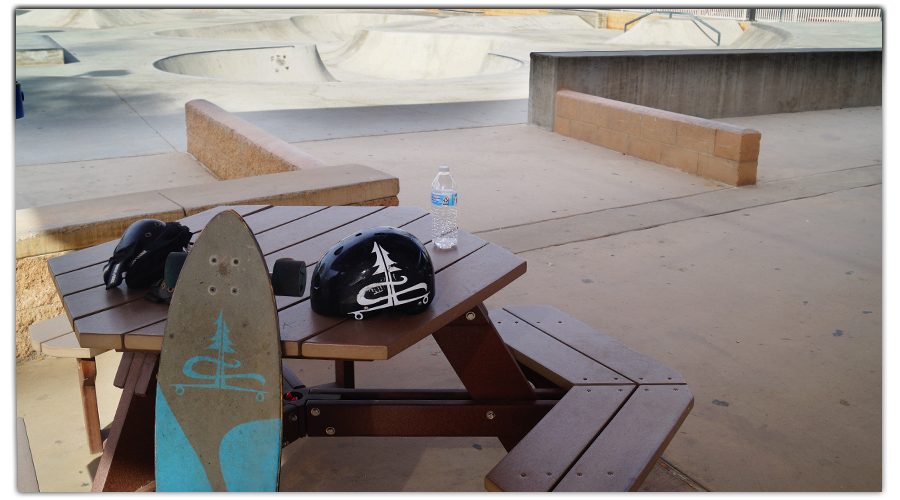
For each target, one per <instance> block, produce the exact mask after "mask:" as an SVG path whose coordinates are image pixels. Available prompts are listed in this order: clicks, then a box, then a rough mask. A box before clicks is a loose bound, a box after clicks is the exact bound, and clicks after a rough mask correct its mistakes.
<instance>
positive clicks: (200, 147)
mask: <svg viewBox="0 0 900 500" xmlns="http://www.w3.org/2000/svg"><path fill="white" fill-rule="evenodd" d="M184 108H185V121H186V123H187V145H188V147H187V150H188V153H190V154H192V155H194V158H196V159H197V160H198V161H199V162H200V163H202V164H203V165H204V166H206V168H208V169H209V170H210V171H211V172H212V173H213V174H215V175H216V176H217V177H218V178H220V179H223V180H228V179H239V178H243V177H251V176H256V175H264V174H274V173H278V172H290V171H293V170H305V169H311V168H317V167H324V166H325V162H323V161H321V160H318V159H316V158H313V157H312V156H310V155H308V154H306V153H304V152H303V151H300V150H299V149H297V148H295V147H294V146H291V145H290V144H288V143H286V142H285V141H283V140H281V139H279V138H277V137H275V136H274V135H272V134H270V133H269V132H266V131H265V130H263V129H261V128H259V127H257V126H256V125H253V124H252V123H250V122H248V121H246V120H243V119H241V118H238V117H237V116H234V115H233V114H231V113H229V112H227V111H225V110H224V109H222V108H220V107H218V106H216V105H215V104H213V103H211V102H209V101H206V100H203V99H196V100H193V101H189V102H188V103H186V104H185V106H184Z"/></svg>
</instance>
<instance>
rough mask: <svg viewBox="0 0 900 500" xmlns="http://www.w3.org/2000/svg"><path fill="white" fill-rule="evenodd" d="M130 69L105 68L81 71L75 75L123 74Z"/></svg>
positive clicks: (101, 75) (100, 75)
mask: <svg viewBox="0 0 900 500" xmlns="http://www.w3.org/2000/svg"><path fill="white" fill-rule="evenodd" d="M130 74H131V71H128V70H127V69H107V70H97V71H88V72H87V73H82V74H80V75H77V76H90V77H103V76H125V75H130Z"/></svg>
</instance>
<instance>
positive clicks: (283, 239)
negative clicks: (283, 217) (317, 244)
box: [256, 207, 384, 255]
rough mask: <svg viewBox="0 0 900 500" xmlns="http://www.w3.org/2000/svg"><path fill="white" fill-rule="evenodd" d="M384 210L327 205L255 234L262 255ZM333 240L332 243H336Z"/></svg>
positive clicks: (379, 208)
mask: <svg viewBox="0 0 900 500" xmlns="http://www.w3.org/2000/svg"><path fill="white" fill-rule="evenodd" d="M381 210H384V207H329V208H328V209H326V210H322V211H320V212H316V213H314V214H311V215H309V216H308V217H304V218H303V219H300V220H296V221H293V222H290V223H288V224H284V225H282V226H280V227H279V228H278V230H277V231H267V232H264V233H261V234H258V235H256V242H257V243H259V248H260V250H262V253H263V255H266V254H269V253H272V252H277V251H278V250H281V249H283V248H286V247H289V246H291V245H296V244H297V243H300V242H302V241H305V240H309V239H311V238H314V237H316V236H319V235H321V234H322V233H324V232H327V231H330V230H332V229H334V228H336V227H340V226H343V225H345V224H348V223H350V222H353V221H355V220H357V219H361V218H363V217H366V216H368V215H371V214H373V213H376V212H379V211H381ZM337 241H338V240H335V241H334V243H337Z"/></svg>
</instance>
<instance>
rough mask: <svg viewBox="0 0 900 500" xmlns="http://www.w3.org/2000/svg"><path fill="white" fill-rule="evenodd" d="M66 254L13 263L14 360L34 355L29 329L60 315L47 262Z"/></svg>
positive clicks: (59, 307)
mask: <svg viewBox="0 0 900 500" xmlns="http://www.w3.org/2000/svg"><path fill="white" fill-rule="evenodd" d="M66 253H69V252H59V253H52V254H48V255H41V256H38V257H28V258H25V259H19V260H17V261H16V361H23V360H26V359H28V358H30V357H32V356H34V355H35V354H36V353H35V352H34V348H33V347H32V345H31V335H30V334H29V333H28V327H29V326H31V325H32V324H34V323H37V322H38V321H43V320H45V319H50V318H53V317H55V316H59V315H60V314H62V313H63V305H62V301H61V300H60V298H59V295H58V294H57V293H56V286H55V285H54V284H53V277H52V276H51V275H50V268H49V267H47V261H48V260H49V259H52V258H53V257H59V256H60V255H63V254H66Z"/></svg>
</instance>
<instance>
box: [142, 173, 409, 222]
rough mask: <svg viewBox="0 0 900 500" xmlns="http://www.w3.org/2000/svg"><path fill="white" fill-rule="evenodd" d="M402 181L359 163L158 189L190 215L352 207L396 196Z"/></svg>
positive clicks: (185, 213)
mask: <svg viewBox="0 0 900 500" xmlns="http://www.w3.org/2000/svg"><path fill="white" fill-rule="evenodd" d="M399 192H400V180H399V179H397V178H396V177H393V176H390V175H388V174H385V173H384V172H381V171H379V170H375V169H373V168H370V167H366V166H363V165H357V164H352V163H351V164H347V165H335V166H332V167H322V168H317V169H313V170H303V171H295V172H282V173H277V174H269V175H260V176H256V177H246V178H243V179H235V180H230V181H222V182H215V183H209V184H204V185H203V188H202V190H198V189H196V188H195V187H193V186H185V187H178V188H170V189H165V190H162V191H159V193H160V194H162V195H163V196H165V197H166V198H167V199H169V200H172V201H173V202H174V203H177V204H178V205H180V206H181V207H183V208H184V215H185V216H188V215H194V214H196V213H199V212H202V211H204V210H208V209H210V208H213V207H217V206H220V205H260V204H270V205H314V206H331V205H355V204H360V203H365V202H368V201H373V200H383V199H388V198H391V197H396V195H397V193H399Z"/></svg>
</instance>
